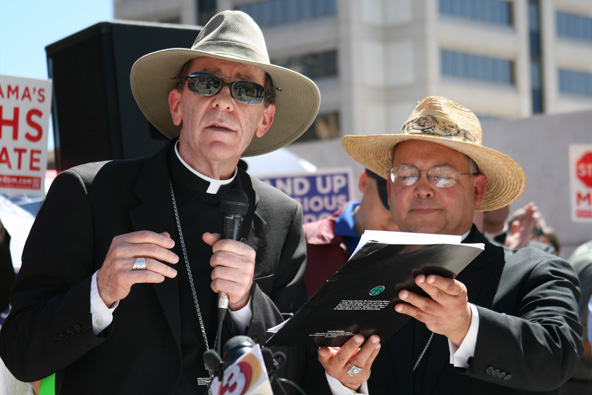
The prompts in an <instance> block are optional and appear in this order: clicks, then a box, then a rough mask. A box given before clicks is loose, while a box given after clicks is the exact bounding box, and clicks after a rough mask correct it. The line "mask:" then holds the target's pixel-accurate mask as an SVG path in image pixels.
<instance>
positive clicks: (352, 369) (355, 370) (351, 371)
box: [347, 365, 362, 377]
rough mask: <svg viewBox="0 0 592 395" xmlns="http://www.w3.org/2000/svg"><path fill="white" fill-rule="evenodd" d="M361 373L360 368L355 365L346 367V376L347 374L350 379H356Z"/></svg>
mask: <svg viewBox="0 0 592 395" xmlns="http://www.w3.org/2000/svg"><path fill="white" fill-rule="evenodd" d="M361 371H362V368H359V367H357V366H356V365H349V366H348V367H347V374H349V375H350V377H356V376H357V375H358V374H359V373H360V372H361Z"/></svg>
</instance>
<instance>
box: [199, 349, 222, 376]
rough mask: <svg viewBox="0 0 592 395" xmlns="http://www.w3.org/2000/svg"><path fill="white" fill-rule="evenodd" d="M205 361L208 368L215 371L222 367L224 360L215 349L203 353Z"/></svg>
mask: <svg viewBox="0 0 592 395" xmlns="http://www.w3.org/2000/svg"><path fill="white" fill-rule="evenodd" d="M203 361H204V364H205V365H206V369H208V370H209V371H210V372H215V371H216V370H218V368H219V367H220V364H221V363H222V360H221V359H220V355H218V353H217V352H216V351H214V350H207V351H206V352H204V354H203Z"/></svg>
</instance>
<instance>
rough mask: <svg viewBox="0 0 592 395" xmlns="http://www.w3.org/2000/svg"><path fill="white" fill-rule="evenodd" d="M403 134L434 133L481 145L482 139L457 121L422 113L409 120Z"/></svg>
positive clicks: (404, 126) (446, 137) (437, 135)
mask: <svg viewBox="0 0 592 395" xmlns="http://www.w3.org/2000/svg"><path fill="white" fill-rule="evenodd" d="M401 134H421V135H432V136H434V137H440V138H445V139H450V140H457V141H463V142H466V143H473V144H479V145H481V139H479V138H478V137H476V136H475V133H471V132H470V131H469V130H467V129H462V128H460V127H459V126H458V125H457V124H456V123H454V122H451V121H446V120H443V119H438V118H436V117H434V116H432V115H422V116H420V117H417V118H413V119H411V120H409V121H407V122H406V123H405V124H404V125H403V128H402V130H401Z"/></svg>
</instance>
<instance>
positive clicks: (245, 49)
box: [191, 41, 270, 65]
mask: <svg viewBox="0 0 592 395" xmlns="http://www.w3.org/2000/svg"><path fill="white" fill-rule="evenodd" d="M191 49H193V50H196V51H201V52H209V53H211V54H212V55H214V56H224V57H227V58H234V59H240V60H246V61H249V62H256V63H263V64H267V65H268V64H270V63H269V58H268V57H267V56H264V55H262V54H261V53H260V52H258V51H255V50H253V48H251V47H249V46H247V45H244V44H242V43H238V42H225V43H224V45H221V44H220V42H217V41H212V42H204V41H202V42H201V43H199V44H198V45H195V46H194V47H193V48H191Z"/></svg>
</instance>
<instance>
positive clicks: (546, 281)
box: [309, 228, 583, 395]
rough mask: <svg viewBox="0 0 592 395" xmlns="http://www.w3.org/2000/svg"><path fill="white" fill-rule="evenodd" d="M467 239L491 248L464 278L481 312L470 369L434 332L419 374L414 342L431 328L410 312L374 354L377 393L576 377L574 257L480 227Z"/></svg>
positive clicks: (513, 389) (545, 383) (538, 384)
mask: <svg viewBox="0 0 592 395" xmlns="http://www.w3.org/2000/svg"><path fill="white" fill-rule="evenodd" d="M466 242H468V243H485V250H484V252H483V253H481V254H480V255H479V256H478V257H477V258H476V259H475V260H474V261H473V262H471V264H470V265H469V266H468V267H467V268H466V269H465V270H464V271H463V272H462V273H461V274H459V276H458V277H457V279H458V280H459V281H461V282H462V283H464V284H465V285H466V286H467V290H468V297H469V302H471V303H473V304H475V305H476V306H477V309H478V311H479V332H478V335H477V344H476V347H475V355H474V357H473V358H472V359H471V361H470V363H469V367H468V369H457V368H454V367H453V366H452V365H451V364H450V363H449V357H450V352H449V348H448V340H447V339H446V338H445V337H444V336H441V335H434V338H433V341H432V343H431V345H430V346H429V348H428V352H427V354H426V355H425V356H424V359H423V360H422V362H421V363H422V364H423V366H422V365H420V368H418V372H421V373H419V374H420V376H419V378H416V379H415V380H414V374H413V365H414V364H415V362H416V359H417V356H418V351H417V349H416V350H414V347H416V343H419V345H420V346H421V347H420V350H421V349H422V347H423V346H424V345H425V343H426V340H427V338H428V337H429V332H428V331H427V329H425V325H423V324H422V323H420V322H417V321H415V320H413V319H410V320H409V321H408V322H407V324H405V325H404V326H403V327H402V328H401V329H400V330H399V331H398V332H397V333H396V334H395V335H394V336H393V337H392V338H391V339H390V340H389V341H387V342H386V343H385V344H383V346H382V348H381V350H380V353H379V355H378V357H377V358H376V360H375V361H374V364H373V366H372V373H371V376H370V380H369V382H368V385H369V390H370V394H371V395H380V394H479V395H482V394H492V395H493V394H496V395H498V394H504V395H505V394H529V393H533V392H536V393H548V394H556V393H558V391H557V390H556V389H557V388H558V387H559V386H560V385H561V384H562V383H563V382H565V381H566V380H567V379H568V378H569V377H570V375H571V372H572V371H573V369H574V367H575V365H576V363H577V361H578V360H579V357H580V355H581V354H582V353H583V348H582V338H581V331H582V328H581V326H580V324H579V322H578V310H577V298H578V296H579V290H578V279H577V276H576V274H575V273H574V271H573V270H572V269H571V268H570V267H569V264H568V263H567V262H566V261H564V260H563V259H560V258H558V257H556V256H554V255H550V254H547V253H545V252H543V251H541V250H540V249H536V248H523V249H520V250H508V249H504V248H502V247H498V246H495V245H493V244H491V243H490V242H488V241H487V240H486V239H485V237H483V235H481V234H480V233H479V232H478V231H477V230H476V228H473V230H472V231H471V234H470V235H469V237H468V238H467V240H466ZM394 314H396V313H394ZM422 332H423V333H422ZM416 337H418V338H419V337H421V340H419V341H418V340H417V339H416ZM416 374H418V373H416ZM414 381H415V382H414ZM322 387H324V389H323V388H322ZM327 392H328V386H326V385H323V384H318V385H317V389H316V390H315V389H312V390H310V391H309V394H315V393H318V394H320V393H327Z"/></svg>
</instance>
